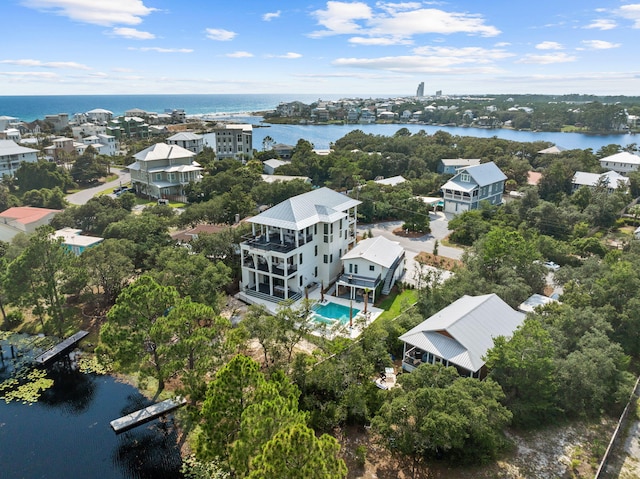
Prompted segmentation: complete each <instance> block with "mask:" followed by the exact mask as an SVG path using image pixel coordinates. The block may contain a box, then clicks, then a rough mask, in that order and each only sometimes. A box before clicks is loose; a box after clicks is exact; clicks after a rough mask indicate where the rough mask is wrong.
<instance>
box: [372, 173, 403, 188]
mask: <svg viewBox="0 0 640 479" xmlns="http://www.w3.org/2000/svg"><path fill="white" fill-rule="evenodd" d="M406 181H407V180H406V178H404V177H403V176H402V175H398V176H392V177H391V178H382V179H381V180H375V181H374V183H378V184H379V185H384V186H397V185H400V184H402V183H404V182H406Z"/></svg>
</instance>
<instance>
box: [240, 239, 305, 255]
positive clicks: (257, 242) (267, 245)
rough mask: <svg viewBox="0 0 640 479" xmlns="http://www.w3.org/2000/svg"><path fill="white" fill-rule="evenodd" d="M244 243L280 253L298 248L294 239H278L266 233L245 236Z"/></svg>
mask: <svg viewBox="0 0 640 479" xmlns="http://www.w3.org/2000/svg"><path fill="white" fill-rule="evenodd" d="M242 244H243V245H245V246H247V247H249V248H256V249H259V250H262V251H275V252H278V253H288V252H290V251H293V250H294V249H296V243H295V241H294V240H293V239H291V240H289V241H287V240H284V241H280V238H278V240H277V241H276V238H275V237H267V236H266V235H260V236H253V235H249V236H245V237H244V241H243V242H242Z"/></svg>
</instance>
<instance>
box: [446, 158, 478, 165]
mask: <svg viewBox="0 0 640 479" xmlns="http://www.w3.org/2000/svg"><path fill="white" fill-rule="evenodd" d="M440 161H441V162H442V164H443V165H444V166H473V165H479V164H480V160H479V159H477V158H446V159H442V160H440Z"/></svg>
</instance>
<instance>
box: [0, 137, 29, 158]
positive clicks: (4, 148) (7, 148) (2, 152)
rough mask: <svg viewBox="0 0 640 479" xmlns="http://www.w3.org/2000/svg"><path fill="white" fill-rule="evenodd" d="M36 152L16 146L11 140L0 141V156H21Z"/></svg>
mask: <svg viewBox="0 0 640 479" xmlns="http://www.w3.org/2000/svg"><path fill="white" fill-rule="evenodd" d="M37 152H38V150H34V149H33V148H27V147H25V146H20V145H18V144H17V143H16V142H15V141H13V140H0V156H9V155H23V154H25V153H37Z"/></svg>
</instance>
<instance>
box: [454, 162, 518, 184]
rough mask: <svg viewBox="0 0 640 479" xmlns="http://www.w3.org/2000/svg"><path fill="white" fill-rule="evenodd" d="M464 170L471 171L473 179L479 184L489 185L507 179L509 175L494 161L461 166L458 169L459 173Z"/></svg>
mask: <svg viewBox="0 0 640 479" xmlns="http://www.w3.org/2000/svg"><path fill="white" fill-rule="evenodd" d="M462 172H466V173H469V175H470V176H471V178H473V181H475V182H476V183H477V184H478V186H487V185H491V184H493V183H497V182H498V181H504V180H506V179H507V176H506V175H505V174H504V173H503V172H502V170H500V168H498V167H497V166H496V164H495V163H494V162H493V161H490V162H488V163H483V164H481V165H475V166H467V167H464V168H461V169H460V170H459V171H458V174H460V173H462Z"/></svg>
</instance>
